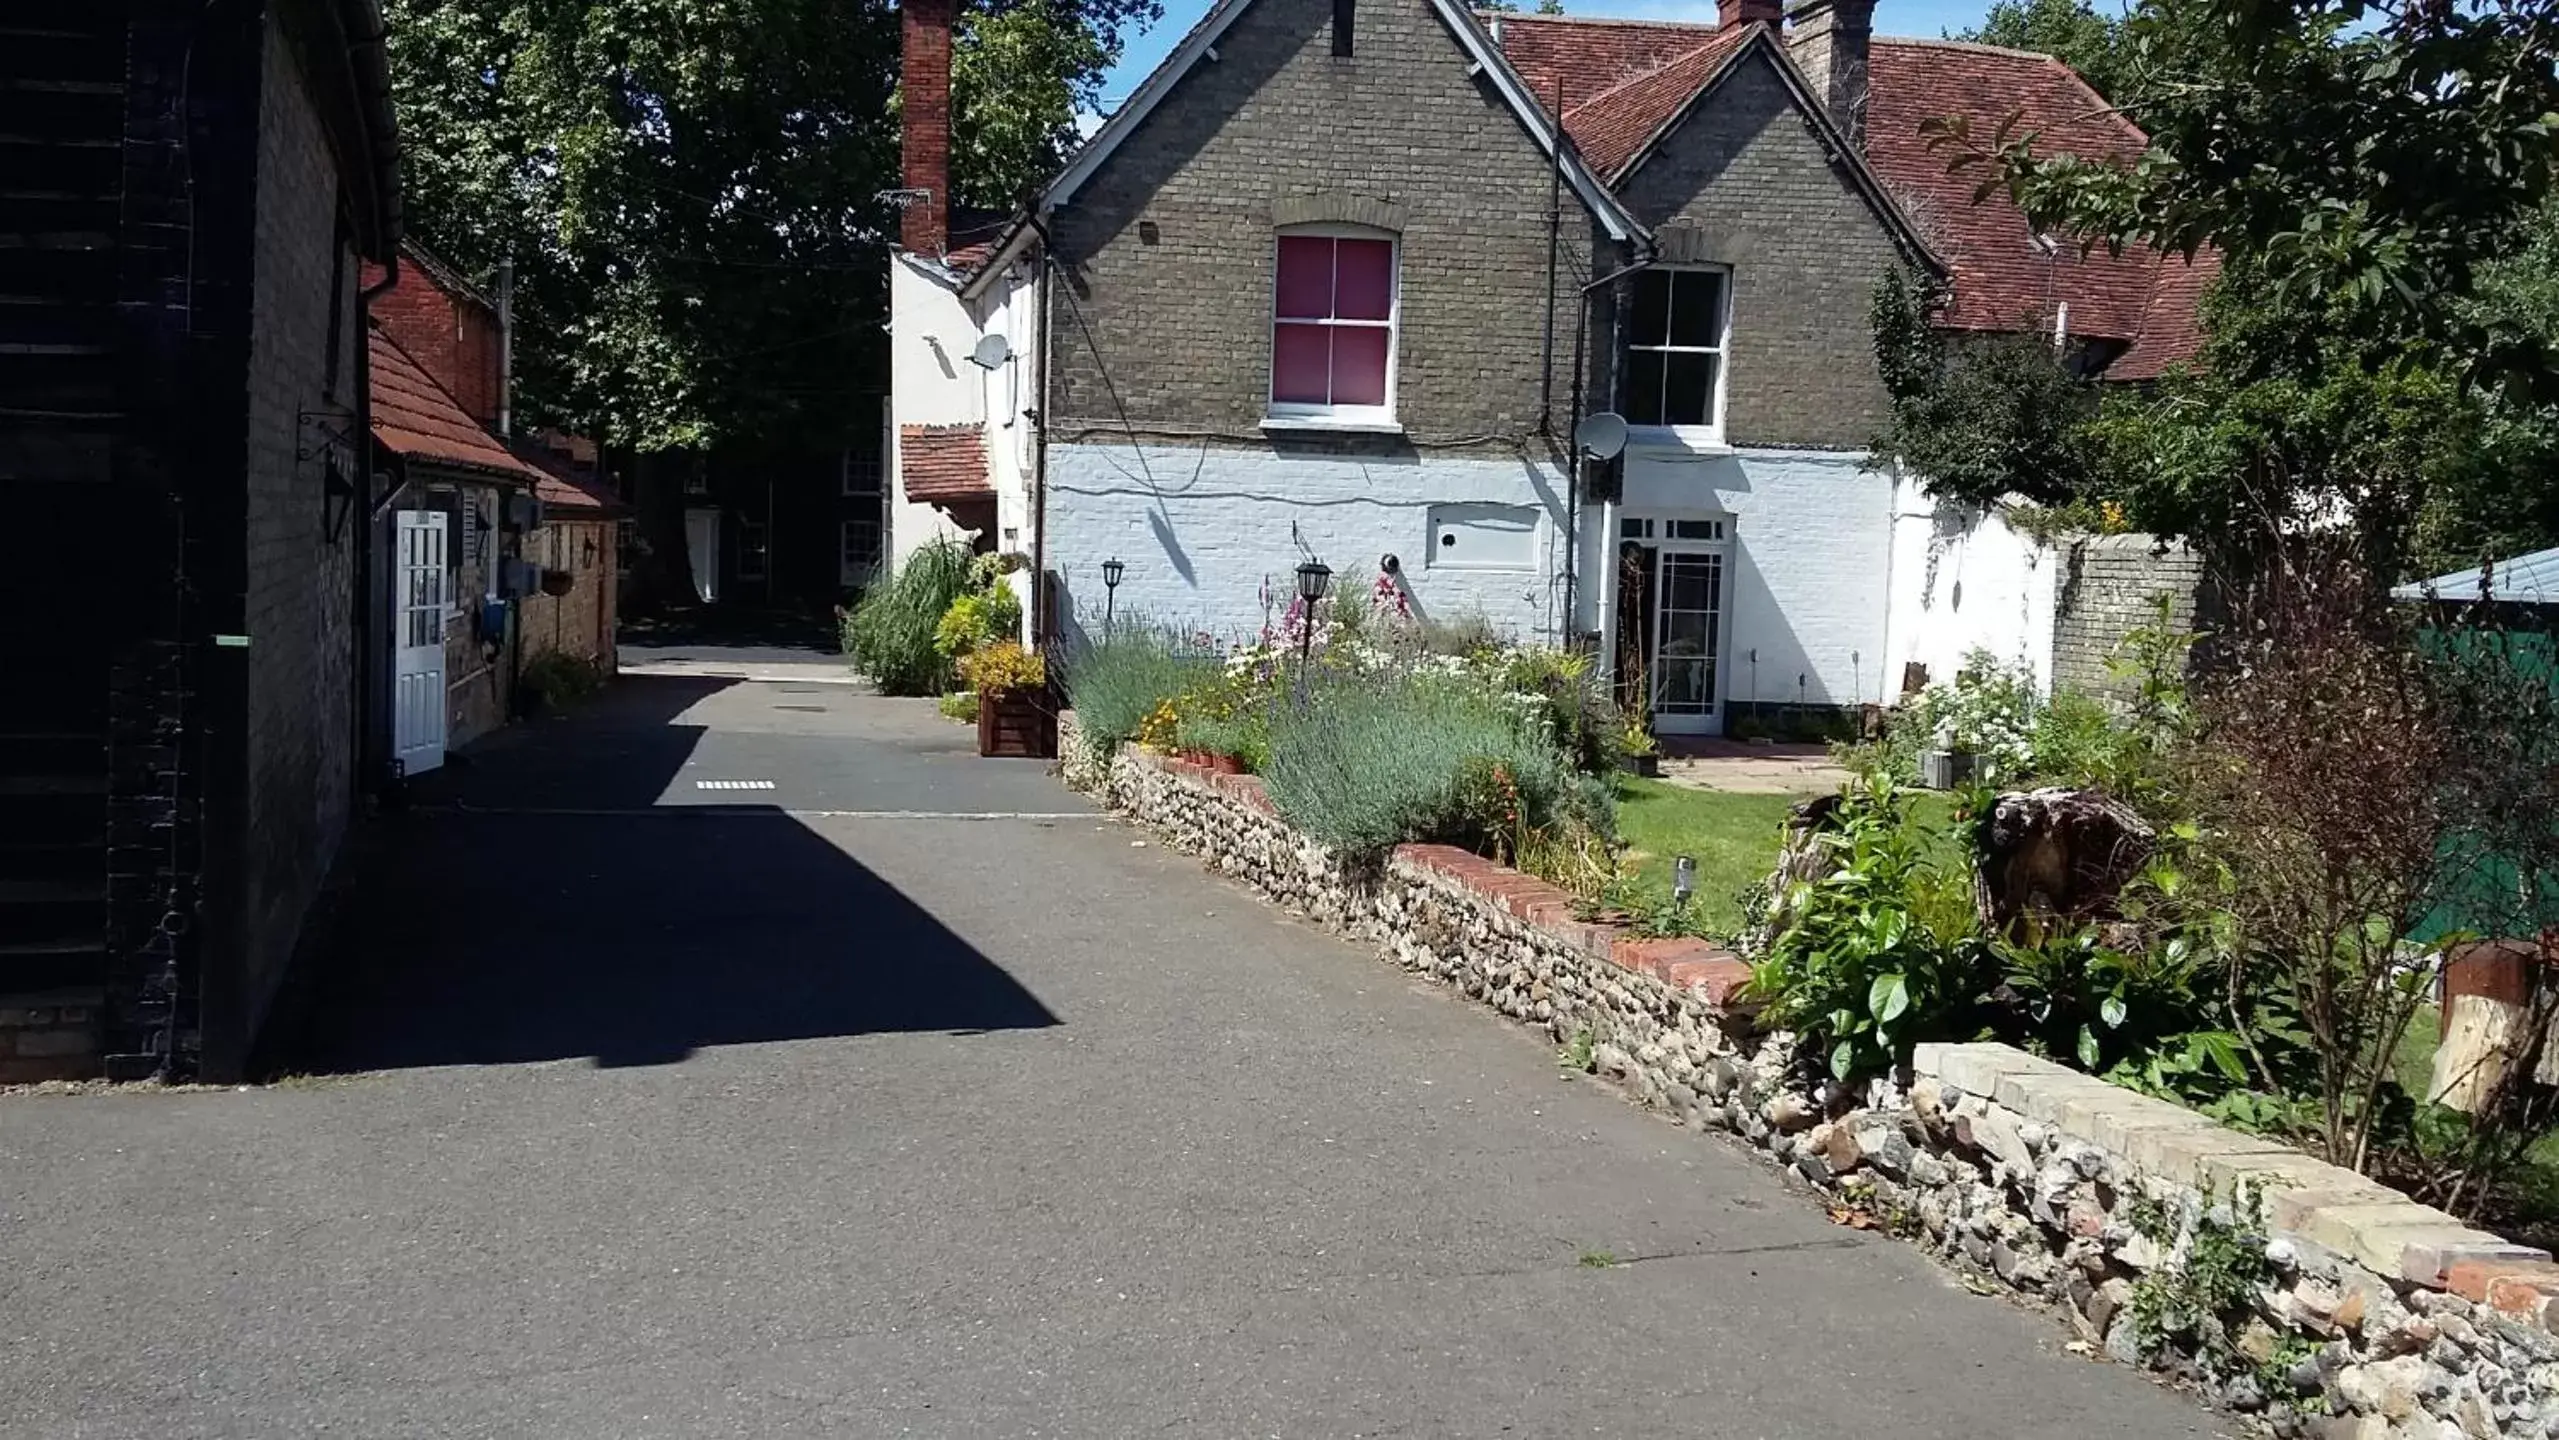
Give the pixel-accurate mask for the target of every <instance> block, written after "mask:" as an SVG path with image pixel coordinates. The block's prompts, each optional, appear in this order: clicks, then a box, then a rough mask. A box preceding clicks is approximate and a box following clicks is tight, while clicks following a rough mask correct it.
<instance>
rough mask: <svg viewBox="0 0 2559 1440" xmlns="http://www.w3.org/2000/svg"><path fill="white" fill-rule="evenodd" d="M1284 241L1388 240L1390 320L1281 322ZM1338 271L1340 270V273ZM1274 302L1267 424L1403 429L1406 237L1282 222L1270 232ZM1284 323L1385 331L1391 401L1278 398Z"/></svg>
mask: <svg viewBox="0 0 2559 1440" xmlns="http://www.w3.org/2000/svg"><path fill="white" fill-rule="evenodd" d="M1283 239H1290V240H1302V239H1318V240H1383V241H1385V242H1386V257H1387V274H1388V276H1389V278H1390V281H1391V284H1392V288H1391V289H1390V291H1389V292H1388V295H1387V300H1386V318H1385V319H1384V320H1382V321H1379V320H1282V319H1281V318H1280V313H1279V252H1280V241H1282V240H1283ZM1337 273H1338V272H1337ZM1269 299H1270V303H1269V304H1268V305H1267V306H1265V307H1264V313H1265V314H1266V315H1267V316H1268V317H1269V330H1270V333H1269V335H1268V336H1267V337H1266V338H1265V339H1264V341H1263V343H1264V344H1265V345H1267V346H1268V347H1269V348H1270V363H1269V365H1268V366H1267V367H1266V368H1265V371H1264V376H1263V385H1262V398H1263V400H1264V402H1265V403H1266V405H1267V406H1268V407H1269V408H1268V409H1267V410H1266V411H1265V412H1264V415H1265V419H1264V420H1263V422H1262V423H1263V428H1265V429H1273V430H1285V429H1290V428H1305V429H1330V430H1341V429H1377V430H1386V431H1394V432H1399V433H1400V431H1401V430H1402V427H1401V426H1400V425H1398V424H1397V423H1396V421H1395V379H1396V376H1395V372H1396V369H1397V364H1396V359H1397V356H1396V352H1397V351H1398V350H1400V349H1401V348H1402V347H1401V346H1400V345H1399V344H1398V343H1397V342H1398V340H1399V339H1400V338H1401V333H1402V331H1403V328H1404V237H1403V236H1401V235H1398V234H1396V233H1395V232H1394V231H1392V230H1380V229H1378V228H1376V227H1375V226H1371V225H1283V226H1281V227H1280V228H1279V229H1277V230H1275V231H1273V232H1272V234H1271V290H1270V297H1269ZM1282 325H1321V326H1324V327H1326V328H1336V327H1343V326H1352V327H1357V328H1360V329H1379V328H1382V329H1384V330H1385V331H1386V403H1385V404H1383V405H1310V404H1307V403H1306V402H1304V401H1282V400H1277V399H1273V398H1271V397H1272V394H1273V392H1274V391H1276V390H1278V389H1279V327H1280V326H1282Z"/></svg>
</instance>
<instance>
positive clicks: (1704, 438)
mask: <svg viewBox="0 0 2559 1440" xmlns="http://www.w3.org/2000/svg"><path fill="white" fill-rule="evenodd" d="M1626 448H1627V449H1629V450H1656V451H1661V450H1667V451H1676V452H1678V453H1680V454H1683V455H1698V456H1715V455H1730V454H1733V453H1735V452H1734V450H1733V447H1732V446H1731V445H1728V444H1726V443H1725V441H1724V437H1723V436H1722V435H1719V434H1716V433H1714V432H1712V431H1707V430H1688V429H1681V428H1678V427H1674V426H1668V425H1638V426H1636V427H1635V428H1634V429H1633V430H1631V431H1629V432H1628V433H1627V436H1626Z"/></svg>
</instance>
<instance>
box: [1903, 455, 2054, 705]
mask: <svg viewBox="0 0 2559 1440" xmlns="http://www.w3.org/2000/svg"><path fill="white" fill-rule="evenodd" d="M1892 514H1893V560H1892V570H1893V591H1892V602H1891V631H1892V638H1891V643H1890V645H1889V646H1888V647H1887V649H1888V653H1889V654H1890V655H1891V657H1892V663H1891V667H1890V669H1889V670H1888V671H1887V675H1888V677H1889V679H1890V681H1891V691H1892V697H1893V698H1898V696H1899V693H1900V690H1901V676H1902V667H1903V666H1904V665H1905V664H1907V663H1910V662H1914V661H1915V662H1917V663H1919V664H1921V665H1925V666H1927V667H1928V678H1929V680H1930V681H1931V682H1932V683H1934V682H1938V681H1944V680H1950V679H1952V678H1954V675H1955V672H1956V671H1957V670H1959V669H1961V668H1962V667H1963V662H1964V657H1965V656H1967V655H1969V654H1971V653H1972V652H1973V651H1974V650H1976V649H1980V650H1987V651H1989V652H1990V653H1992V654H1993V655H1996V656H1998V657H1999V658H2000V659H2001V660H2003V661H2006V662H2008V663H2010V664H2023V665H2024V666H2026V668H2028V669H2029V670H2031V671H2032V672H2033V673H2034V677H2035V685H2036V688H2037V689H2039V690H2043V691H2046V692H2049V691H2050V690H2051V689H2052V675H2053V602H2054V598H2055V597H2054V587H2055V585H2056V584H2057V582H2058V577H2059V574H2060V571H2061V562H2060V557H2059V556H2058V555H2057V554H2056V553H2055V552H2054V550H2053V549H2052V548H2051V547H2050V546H2047V545H2045V544H2044V543H2043V542H2042V541H2040V540H2037V539H2035V538H2034V537H2033V536H2031V535H2027V534H2024V533H2022V532H2020V531H2018V530H2016V529H2014V528H2013V527H2011V526H2010V525H2009V524H2008V522H2007V521H2006V520H2005V519H2003V518H2001V516H2000V513H1999V512H1998V511H1997V510H1996V509H1993V510H1991V511H1988V512H1983V511H1979V510H1975V509H1973V508H1971V507H1969V506H1957V505H1941V504H1940V503H1938V502H1937V501H1936V500H1935V499H1934V498H1932V497H1931V496H1930V495H1929V494H1928V492H1927V491H1926V489H1924V488H1923V487H1922V486H1920V485H1919V484H1918V483H1917V482H1916V481H1913V480H1909V479H1903V480H1900V481H1898V482H1897V483H1896V484H1895V486H1894V489H1893V500H1892Z"/></svg>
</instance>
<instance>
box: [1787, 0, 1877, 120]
mask: <svg viewBox="0 0 2559 1440" xmlns="http://www.w3.org/2000/svg"><path fill="white" fill-rule="evenodd" d="M1787 20H1788V22H1789V23H1788V27H1787V31H1786V48H1787V49H1788V50H1789V51H1790V52H1792V53H1793V54H1794V57H1795V65H1796V68H1798V69H1800V70H1802V71H1803V72H1804V78H1805V79H1806V80H1809V81H1811V82H1812V86H1813V95H1814V97H1815V98H1816V99H1818V100H1820V101H1821V103H1822V108H1823V109H1825V110H1828V111H1829V112H1830V119H1831V123H1832V124H1834V125H1837V126H1838V127H1839V133H1841V134H1842V135H1845V136H1847V137H1848V143H1849V144H1851V145H1854V146H1856V147H1857V148H1858V150H1859V151H1860V152H1863V151H1864V150H1865V148H1866V71H1867V63H1868V61H1867V55H1868V52H1869V51H1870V50H1871V49H1872V48H1873V41H1874V38H1875V0H1795V3H1794V4H1793V5H1791V6H1789V7H1787Z"/></svg>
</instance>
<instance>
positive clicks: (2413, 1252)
mask: <svg viewBox="0 0 2559 1440" xmlns="http://www.w3.org/2000/svg"><path fill="white" fill-rule="evenodd" d="M1121 754H1122V756H1123V757H1124V758H1126V759H1128V760H1130V761H1133V762H1135V763H1137V764H1140V765H1143V766H1145V767H1147V768H1150V769H1153V770H1156V771H1158V772H1161V773H1163V774H1165V775H1168V776H1172V777H1175V778H1177V779H1179V780H1182V781H1184V782H1186V783H1188V784H1190V785H1192V786H1196V787H1199V788H1201V789H1205V790H1209V791H1213V792H1215V793H1216V794H1218V795H1220V796H1222V797H1224V798H1225V799H1227V800H1228V801H1230V802H1231V803H1233V804H1235V805H1238V806H1240V807H1243V808H1245V809H1248V810H1251V811H1254V812H1256V813H1258V814H1260V815H1262V816H1265V817H1268V818H1269V819H1270V820H1271V821H1273V822H1274V823H1277V824H1282V825H1285V823H1286V822H1284V821H1282V820H1281V819H1280V817H1279V811H1278V808H1277V807H1276V806H1275V805H1273V804H1272V802H1271V799H1270V796H1269V794H1268V793H1267V792H1266V791H1265V790H1264V788H1263V786H1262V782H1261V781H1260V780H1259V779H1258V778H1256V777H1254V776H1251V775H1234V774H1224V773H1220V772H1217V771H1214V770H1211V769H1209V768H1208V767H1206V766H1204V765H1199V764H1195V763H1193V762H1191V761H1187V760H1184V759H1181V758H1179V757H1177V756H1171V755H1165V754H1161V753H1158V752H1155V751H1150V750H1143V749H1138V748H1135V747H1127V748H1124V749H1123V750H1122V752H1121ZM1391 863H1392V865H1393V866H1394V867H1395V868H1397V869H1404V870H1415V871H1423V872H1428V873H1430V874H1433V875H1436V876H1440V877H1443V878H1445V879H1446V880H1448V881H1451V882H1454V883H1456V884H1458V885H1460V886H1463V887H1464V888H1466V889H1468V890H1471V891H1472V892H1474V893H1475V895H1476V896H1477V897H1478V898H1479V899H1480V900H1482V901H1483V902H1484V903H1485V904H1486V905H1488V906H1489V907H1491V908H1494V909H1497V910H1499V911H1502V912H1504V913H1507V914H1509V915H1511V916H1513V917H1515V918H1516V919H1517V920H1518V921H1520V922H1521V923H1522V924H1524V925H1527V926H1530V927H1532V928H1534V929H1536V930H1538V931H1540V932H1542V933H1543V934H1544V935H1546V936H1547V937H1549V938H1550V939H1552V940H1554V941H1557V942H1560V943H1561V944H1563V945H1564V946H1566V947H1568V948H1570V949H1572V950H1574V951H1576V952H1578V953H1581V954H1584V955H1587V956H1590V957H1591V958H1593V959H1597V960H1601V961H1605V962H1607V963H1608V964H1610V965H1612V966H1615V967H1616V968H1618V969H1620V970H1624V971H1629V972H1633V973H1636V974H1640V975H1645V976H1649V977H1651V978H1653V979H1655V980H1658V981H1660V982H1661V983H1663V984H1664V985H1666V986H1668V987H1669V988H1670V989H1671V990H1672V991H1673V992H1675V993H1688V994H1692V995H1694V996H1696V997H1697V998H1698V999H1700V1000H1702V1001H1703V1002H1704V1003H1705V1004H1706V1005H1707V1006H1709V1007H1710V1008H1712V1009H1713V1010H1715V1011H1718V1012H1722V1013H1725V1014H1728V1015H1735V1016H1736V1018H1737V1019H1738V1018H1740V1017H1739V1015H1738V1013H1737V1012H1741V1011H1743V1010H1745V1009H1746V1008H1747V1004H1748V1002H1747V1001H1746V1000H1744V999H1743V998H1742V997H1741V996H1740V995H1739V993H1738V992H1739V991H1740V990H1741V987H1742V986H1743V984H1744V983H1745V982H1747V981H1748V980H1749V978H1750V967H1749V965H1748V964H1747V963H1745V962H1744V961H1742V960H1741V959H1740V958H1738V957H1737V956H1735V955H1734V954H1733V953H1732V952H1730V951H1729V950H1726V949H1723V948H1721V947H1719V946H1716V945H1713V944H1710V943H1708V942H1706V941H1703V940H1694V939H1675V940H1674V939H1643V938H1638V937H1635V936H1632V935H1630V934H1628V933H1627V932H1626V930H1625V929H1624V928H1623V927H1620V926H1615V925H1609V924H1602V923H1596V922H1592V921H1585V920H1580V919H1576V918H1575V916H1574V908H1575V907H1574V903H1573V899H1572V897H1571V896H1570V895H1569V894H1568V893H1567V892H1565V891H1564V890H1563V889H1561V888H1560V887H1558V886H1555V885H1552V884H1549V883H1547V882H1546V881H1543V880H1540V879H1538V878H1536V877H1535V876H1532V875H1527V874H1523V873H1522V872H1520V871H1517V870H1514V869H1511V868H1510V867H1508V866H1505V865H1501V864H1497V863H1495V862H1494V861H1492V860H1488V859H1486V858H1485V857H1483V856H1481V855H1477V854H1475V853H1473V852H1471V851H1468V850H1463V849H1459V848H1457V847H1456V846H1451V845H1400V846H1397V847H1396V849H1395V852H1394V855H1393V858H1392V862H1391ZM1911 1071H1912V1078H1913V1083H1914V1085H1919V1084H1925V1085H1929V1086H1933V1087H1935V1088H1936V1090H1937V1092H1938V1100H1937V1103H1938V1104H1939V1105H1941V1106H1942V1107H1943V1108H1944V1109H1945V1110H1947V1111H1952V1110H1953V1109H1954V1108H1955V1107H1956V1105H1957V1104H1958V1103H1959V1102H1960V1101H1962V1100H1963V1099H1964V1098H1965V1097H1967V1096H1970V1097H1976V1098H1978V1099H1980V1100H1983V1101H1989V1102H1993V1103H1995V1104H1997V1105H1999V1106H2002V1107H2004V1108H2005V1109H2006V1110H2009V1111H2013V1112H2016V1113H2017V1114H2018V1115H2021V1116H2023V1117H2025V1118H2026V1119H2027V1120H2029V1121H2031V1122H2033V1123H2034V1124H2038V1125H2042V1126H2045V1127H2048V1128H2049V1129H2050V1131H2051V1132H2052V1133H2053V1134H2055V1135H2057V1136H2062V1137H2067V1138H2069V1139H2071V1140H2073V1141H2076V1142H2078V1143H2081V1144H2084V1145H2089V1146H2093V1147H2095V1148H2097V1149H2099V1150H2101V1151H2105V1152H2107V1153H2109V1154H2111V1155H2113V1156H2115V1157H2117V1158H2118V1159H2119V1160H2120V1161H2121V1162H2122V1163H2123V1165H2124V1166H2125V1167H2126V1168H2127V1169H2128V1170H2130V1171H2132V1172H2134V1173H2139V1174H2144V1175H2149V1176H2155V1177H2157V1178H2159V1179H2162V1180H2166V1181H2170V1182H2173V1183H2175V1184H2177V1185H2179V1186H2182V1187H2185V1188H2187V1189H2190V1190H2193V1191H2197V1192H2200V1193H2204V1194H2218V1195H2224V1196H2227V1195H2229V1194H2231V1193H2232V1192H2233V1191H2234V1189H2235V1188H2236V1187H2239V1186H2241V1185H2245V1186H2246V1187H2247V1188H2248V1190H2249V1191H2250V1192H2251V1193H2253V1194H2254V1195H2256V1196H2257V1197H2258V1200H2259V1201H2260V1203H2261V1204H2262V1206H2263V1211H2264V1217H2265V1221H2266V1225H2267V1228H2268V1229H2269V1231H2270V1232H2272V1233H2273V1234H2275V1235H2277V1236H2280V1237H2283V1238H2285V1239H2286V1240H2288V1241H2290V1242H2292V1243H2295V1244H2297V1245H2304V1246H2310V1247H2315V1248H2316V1249H2317V1250H2318V1251H2320V1252H2323V1253H2326V1254H2328V1255H2331V1256H2333V1257H2335V1258H2337V1259H2339V1260H2342V1261H2346V1262H2349V1263H2352V1264H2354V1265H2356V1266H2360V1267H2362V1268H2364V1269H2366V1270H2369V1271H2371V1272H2372V1273H2374V1274H2375V1275H2378V1276H2380V1277H2382V1278H2384V1279H2386V1280H2389V1281H2392V1282H2396V1283H2399V1284H2402V1285H2407V1286H2411V1287H2416V1288H2421V1289H2428V1290H2435V1291H2443V1292H2449V1293H2451V1294H2455V1295H2458V1296H2460V1297H2462V1298H2463V1299H2465V1300H2469V1301H2472V1302H2474V1303H2477V1304H2482V1305H2486V1306H2488V1307H2490V1308H2492V1309H2494V1310H2496V1311H2498V1312H2500V1313H2503V1314H2505V1315H2507V1316H2509V1317H2512V1318H2514V1319H2517V1320H2521V1321H2524V1322H2526V1323H2529V1324H2532V1325H2535V1326H2537V1327H2539V1328H2541V1329H2544V1330H2559V1264H2554V1263H2553V1261H2552V1258H2551V1256H2550V1254H2549V1252H2547V1251H2544V1250H2540V1249H2536V1248H2534V1247H2531V1246H2525V1245H2517V1244H2514V1243H2512V1242H2510V1241H2508V1240H2506V1239H2504V1238H2503V1237H2501V1236H2498V1235H2495V1234H2491V1233H2489V1232H2487V1231H2484V1230H2479V1229H2475V1228H2472V1227H2470V1226H2468V1225H2465V1224H2464V1223H2462V1222H2461V1221H2460V1220H2459V1219H2458V1218H2456V1217H2455V1216H2453V1215H2451V1214H2448V1213H2446V1212H2444V1211H2442V1210H2438V1209H2436V1208H2434V1207H2432V1206H2428V1205H2421V1204H2419V1203H2417V1202H2416V1201H2414V1200H2411V1199H2409V1198H2408V1197H2407V1196H2406V1195H2405V1194H2403V1193H2401V1192H2399V1191H2397V1190H2393V1189H2391V1188H2389V1187H2388V1186H2385V1185H2383V1184H2381V1183H2380V1182H2378V1181H2375V1180H2373V1179H2371V1178H2369V1177H2367V1176H2365V1175H2362V1174H2359V1173H2357V1172H2355V1171H2352V1170H2348V1169H2345V1168H2343V1167H2341V1166H2337V1165H2331V1164H2329V1163H2327V1162H2325V1161H2322V1160H2319V1159H2316V1158H2314V1157H2312V1156H2310V1155H2308V1154H2306V1153H2304V1152H2303V1151H2301V1150H2300V1149H2299V1148H2297V1147H2295V1146H2292V1145H2288V1144H2286V1143H2284V1142H2282V1141H2280V1140H2275V1139H2269V1138H2267V1137H2264V1136H2257V1135H2249V1134H2245V1133H2243V1132H2241V1131H2237V1130H2233V1129H2231V1128H2229V1127H2227V1126H2224V1125H2222V1124H2220V1123H2219V1122H2217V1121H2214V1120H2212V1119H2210V1118H2208V1117H2206V1116H2203V1115H2200V1114H2197V1113H2196V1112H2194V1111H2192V1110H2188V1109H2186V1108H2185V1107H2183V1106H2180V1105H2177V1104H2174V1103H2172V1102H2170V1101H2166V1100H2160V1099H2156V1098H2154V1097H2151V1096H2148V1095H2143V1094H2140V1093H2138V1092H2136V1091H2132V1090H2127V1089H2124V1088H2123V1087H2121V1086H2117V1085H2111V1084H2108V1083H2107V1082H2106V1081H2104V1080H2101V1079H2098V1078H2097V1077H2095V1076H2092V1075H2088V1074H2085V1073H2082V1072H2080V1071H2076V1070H2072V1069H2069V1068H2068V1067H2066V1066H2062V1065H2059V1064H2056V1063H2054V1062H2052V1061H2050V1060H2045V1059H2041V1058H2039V1057H2036V1056H2033V1055H2029V1054H2027V1053H2026V1052H2024V1051H2022V1050H2019V1049H2017V1048H2015V1047H2014V1046H2010V1045H2005V1044H2000V1043H1997V1042H1990V1041H1984V1042H1976V1043H1968V1044H1929V1045H1922V1046H1919V1047H1918V1050H1917V1053H1916V1054H1915V1055H1914V1057H1913V1061H1912V1065H1911Z"/></svg>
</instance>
